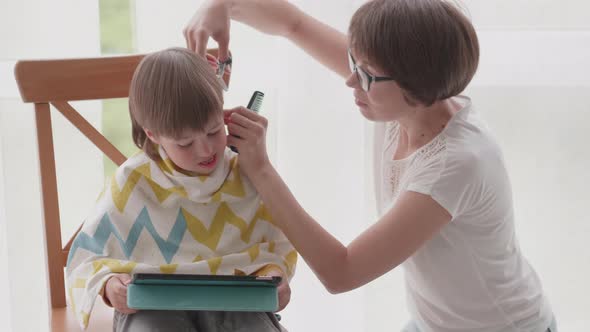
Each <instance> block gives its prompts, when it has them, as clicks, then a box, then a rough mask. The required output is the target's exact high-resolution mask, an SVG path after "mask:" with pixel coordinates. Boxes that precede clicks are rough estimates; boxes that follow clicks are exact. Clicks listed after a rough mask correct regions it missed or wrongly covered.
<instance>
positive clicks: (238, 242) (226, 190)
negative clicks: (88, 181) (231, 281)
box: [66, 148, 297, 328]
mask: <svg viewBox="0 0 590 332" xmlns="http://www.w3.org/2000/svg"><path fill="white" fill-rule="evenodd" d="M159 153H160V156H161V160H160V161H157V162H156V161H153V160H152V159H150V158H149V157H148V156H147V155H146V154H145V153H143V152H140V153H138V154H137V155H135V156H133V157H131V158H130V159H128V160H127V161H126V162H125V163H124V164H123V165H121V166H120V167H119V168H118V169H117V171H116V173H115V175H114V176H113V178H112V179H111V182H110V183H108V184H107V185H106V188H105V190H104V191H103V193H102V194H101V196H100V197H99V199H98V202H97V204H96V206H95V208H94V210H93V211H92V213H91V214H90V216H89V217H88V219H87V220H86V221H85V222H84V225H83V227H82V229H81V231H80V232H79V233H78V235H77V236H76V238H75V239H74V241H73V243H72V246H71V249H70V253H69V256H68V263H67V267H66V288H67V293H68V298H69V301H70V307H71V308H72V309H73V310H74V312H75V314H76V317H77V318H78V320H79V322H80V325H81V326H82V328H86V327H87V326H88V321H89V318H90V313H91V311H92V307H93V306H94V301H95V299H96V297H97V295H99V294H101V291H102V289H103V287H104V285H105V282H106V280H107V279H108V278H109V277H110V276H112V275H113V274H115V273H127V274H133V273H138V272H144V273H188V274H223V275H234V274H246V275H249V274H263V273H264V272H263V271H268V269H269V268H272V269H281V270H282V271H283V272H284V275H285V276H287V278H291V277H292V275H293V272H294V268H295V263H296V261H297V253H296V252H295V250H294V249H293V247H292V245H291V244H290V243H289V242H288V241H287V239H286V237H285V236H284V235H283V233H282V232H281V231H280V230H279V229H278V228H277V227H275V226H274V225H273V224H272V220H271V217H270V215H269V214H268V212H267V210H266V209H265V207H264V205H263V203H262V202H261V200H260V197H259V195H258V194H257V192H256V191H255V189H254V187H253V185H252V184H251V183H250V182H249V181H248V179H247V178H246V177H244V176H243V175H242V174H241V173H240V170H239V166H238V162H237V158H238V157H237V155H236V154H234V153H233V152H231V151H230V150H229V149H226V152H225V155H224V158H223V160H220V161H219V162H220V163H221V164H220V165H218V167H217V169H216V170H214V171H213V172H212V173H211V174H210V175H208V176H193V175H191V174H187V173H186V172H184V171H180V170H178V169H177V168H176V167H175V165H174V164H173V163H172V162H171V160H170V159H169V158H168V157H167V156H166V154H165V152H164V150H163V149H161V148H160V152H159Z"/></svg>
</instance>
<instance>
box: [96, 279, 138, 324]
mask: <svg viewBox="0 0 590 332" xmlns="http://www.w3.org/2000/svg"><path fill="white" fill-rule="evenodd" d="M130 283H131V276H130V275H128V274H115V275H113V276H112V277H110V278H109V280H107V284H106V286H105V291H104V292H105V297H106V299H107V300H108V301H109V302H111V305H112V306H113V308H115V309H116V310H117V311H119V312H120V313H122V314H127V315H129V314H134V313H136V312H137V310H133V309H130V308H129V307H128V306H127V285H129V284H130Z"/></svg>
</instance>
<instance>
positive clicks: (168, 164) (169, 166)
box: [156, 158, 209, 182]
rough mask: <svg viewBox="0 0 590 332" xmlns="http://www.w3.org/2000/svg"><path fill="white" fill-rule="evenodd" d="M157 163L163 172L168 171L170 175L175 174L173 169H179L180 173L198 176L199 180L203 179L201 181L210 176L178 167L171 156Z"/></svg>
mask: <svg viewBox="0 0 590 332" xmlns="http://www.w3.org/2000/svg"><path fill="white" fill-rule="evenodd" d="M156 164H157V165H158V167H159V168H160V169H161V170H162V171H163V172H165V173H168V174H170V175H173V171H177V172H178V173H182V174H184V175H188V176H197V177H198V178H199V180H201V182H205V180H207V178H209V176H208V175H197V174H196V173H193V172H189V171H185V170H183V169H181V168H179V167H177V166H176V165H174V162H173V161H172V159H170V158H166V159H160V160H158V162H157V163H156Z"/></svg>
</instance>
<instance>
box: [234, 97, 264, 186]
mask: <svg viewBox="0 0 590 332" xmlns="http://www.w3.org/2000/svg"><path fill="white" fill-rule="evenodd" d="M224 118H225V123H226V124H227V129H228V132H229V135H228V137H227V145H228V146H235V147H236V148H237V149H238V151H239V153H240V157H239V159H238V160H239V165H240V169H242V170H243V171H244V172H245V173H246V175H248V177H249V178H250V180H252V181H255V179H254V178H255V176H256V175H257V174H259V173H260V172H263V171H264V170H265V168H266V167H267V166H270V160H269V159H268V154H267V153H266V128H267V126H268V121H267V120H266V118H265V117H263V116H261V115H259V114H257V113H255V112H252V111H250V110H248V109H246V108H245V107H236V108H233V109H231V110H227V111H225V116H224Z"/></svg>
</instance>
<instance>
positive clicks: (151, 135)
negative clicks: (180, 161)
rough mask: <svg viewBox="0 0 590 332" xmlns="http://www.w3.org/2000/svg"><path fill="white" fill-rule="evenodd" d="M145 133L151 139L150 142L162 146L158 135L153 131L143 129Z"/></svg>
mask: <svg viewBox="0 0 590 332" xmlns="http://www.w3.org/2000/svg"><path fill="white" fill-rule="evenodd" d="M143 132H144V133H145V134H146V136H147V137H148V138H149V139H150V141H152V143H154V144H158V145H159V144H160V140H159V139H158V137H157V136H156V135H154V133H152V131H151V130H149V129H146V128H143Z"/></svg>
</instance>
